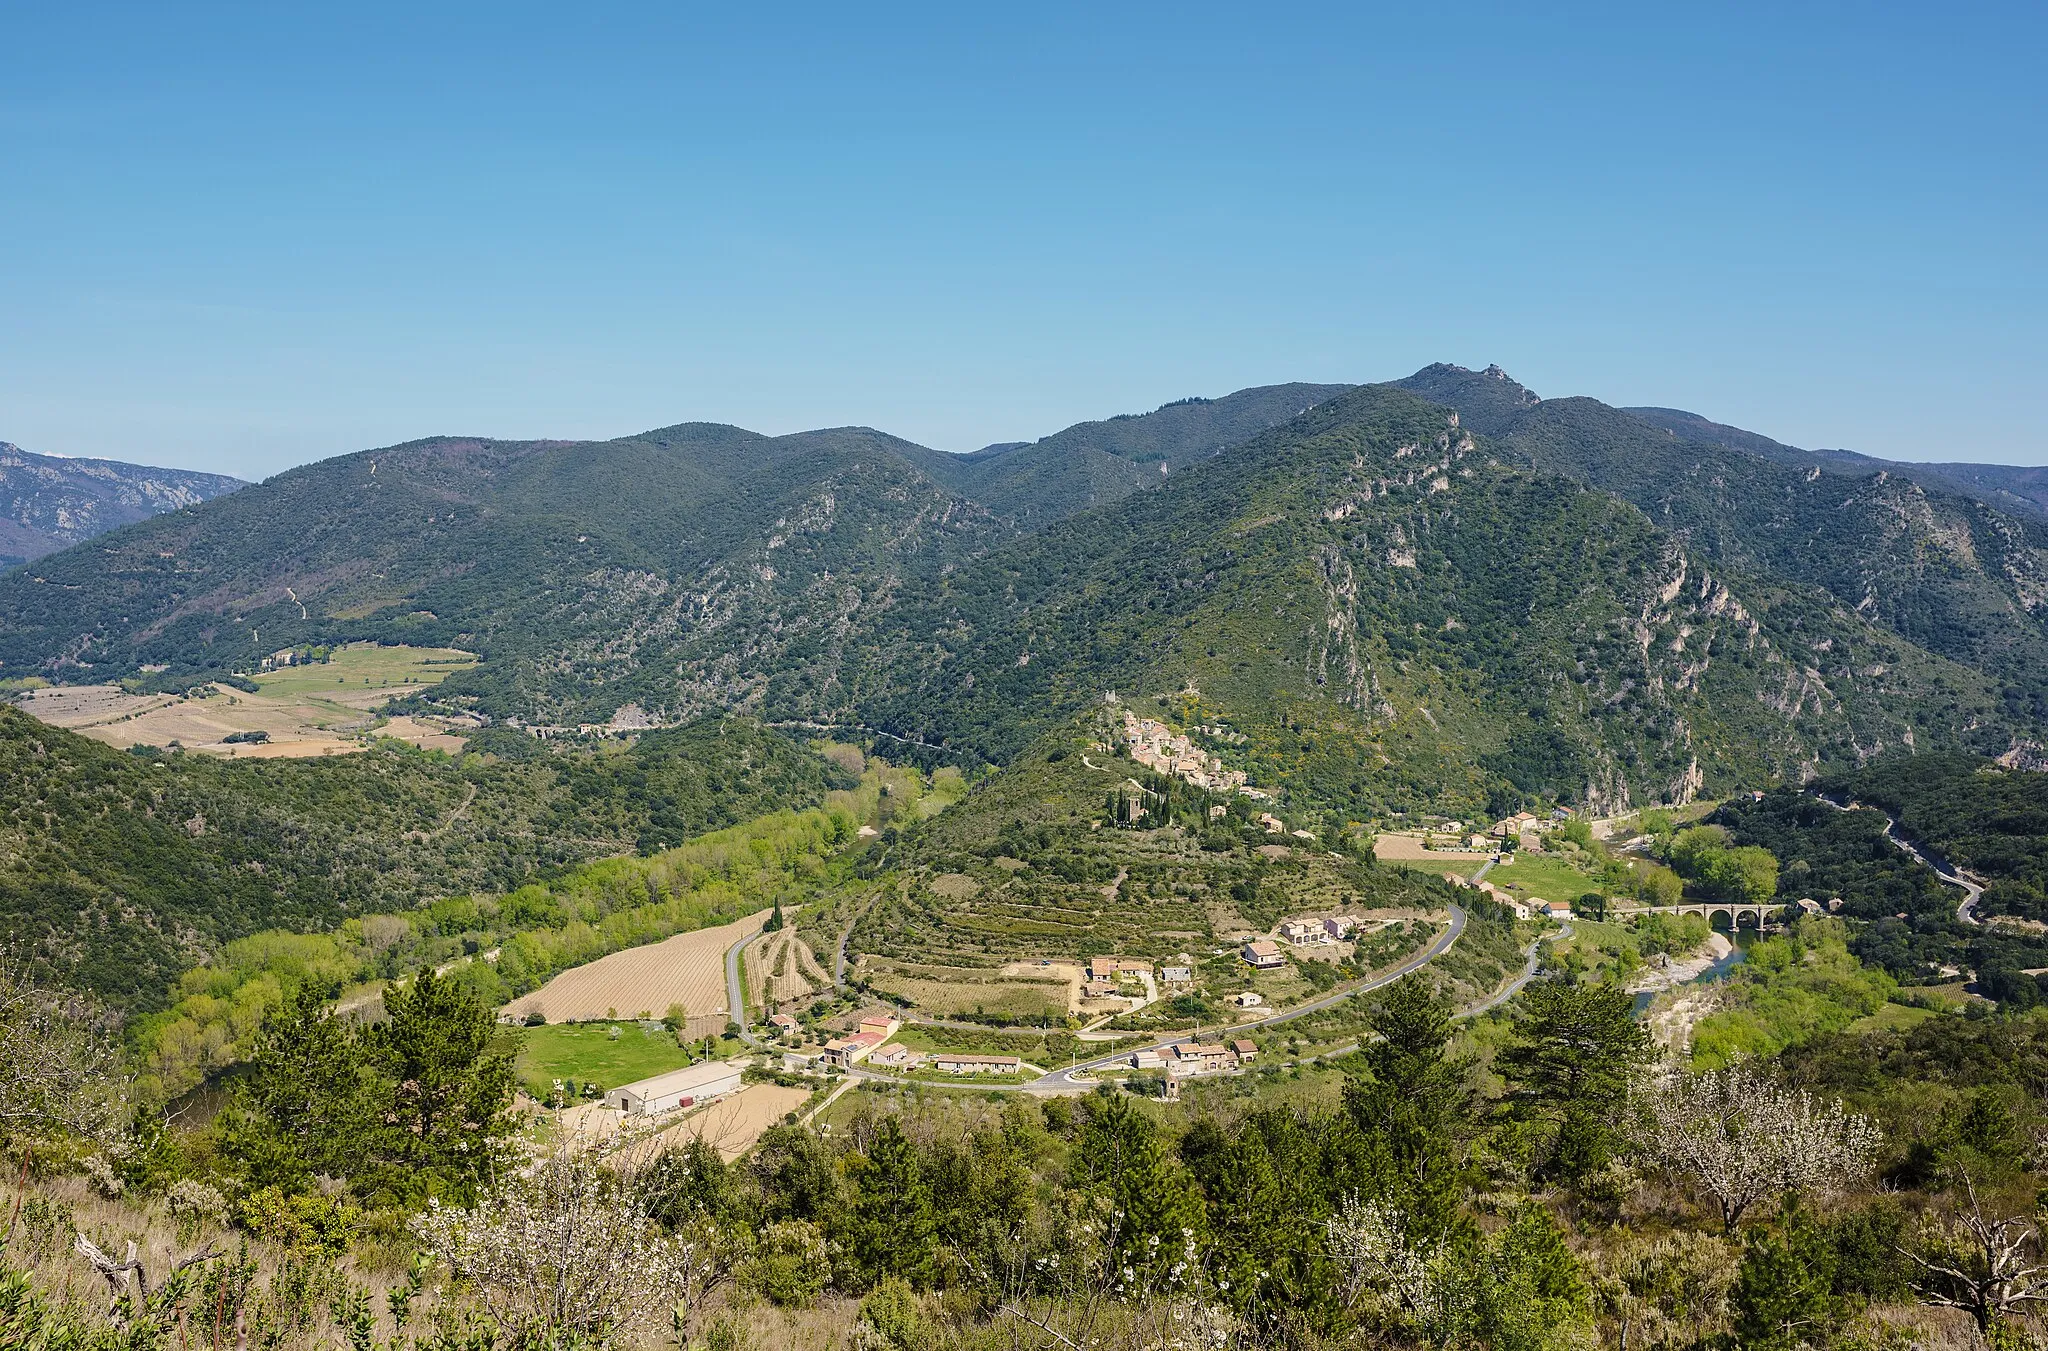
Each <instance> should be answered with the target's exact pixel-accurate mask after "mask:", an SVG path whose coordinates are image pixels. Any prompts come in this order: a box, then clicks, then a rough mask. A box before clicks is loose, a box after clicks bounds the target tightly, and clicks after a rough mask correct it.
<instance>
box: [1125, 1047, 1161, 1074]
mask: <svg viewBox="0 0 2048 1351" xmlns="http://www.w3.org/2000/svg"><path fill="white" fill-rule="evenodd" d="M1164 1063H1166V1062H1164V1061H1162V1060H1161V1059H1160V1058H1159V1052H1157V1051H1155V1050H1152V1049H1151V1048H1150V1047H1147V1048H1145V1049H1143V1050H1137V1051H1133V1052H1131V1068H1132V1069H1134V1070H1156V1069H1158V1068H1159V1067H1160V1066H1161V1065H1163V1064H1164Z"/></svg>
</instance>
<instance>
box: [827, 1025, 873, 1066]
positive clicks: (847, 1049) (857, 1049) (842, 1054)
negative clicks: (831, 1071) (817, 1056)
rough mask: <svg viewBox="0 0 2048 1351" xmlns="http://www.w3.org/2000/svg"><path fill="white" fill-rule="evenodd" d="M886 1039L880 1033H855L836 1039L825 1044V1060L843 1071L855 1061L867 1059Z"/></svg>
mask: <svg viewBox="0 0 2048 1351" xmlns="http://www.w3.org/2000/svg"><path fill="white" fill-rule="evenodd" d="M888 1039H889V1038H888V1037H887V1036H885V1035H883V1034H882V1033H881V1032H856V1033H854V1034H853V1035H852V1036H850V1037H837V1038H834V1039H833V1040H831V1041H828V1042H826V1043H825V1059H826V1061H827V1062H828V1063H830V1064H833V1065H837V1066H839V1067H840V1068H841V1069H845V1068H847V1067H848V1066H850V1065H852V1064H853V1063H854V1062H855V1061H859V1060H865V1059H867V1058H868V1056H870V1055H871V1054H873V1053H874V1050H875V1048H876V1047H877V1046H880V1045H881V1044H882V1043H883V1042H885V1041H887V1040H888Z"/></svg>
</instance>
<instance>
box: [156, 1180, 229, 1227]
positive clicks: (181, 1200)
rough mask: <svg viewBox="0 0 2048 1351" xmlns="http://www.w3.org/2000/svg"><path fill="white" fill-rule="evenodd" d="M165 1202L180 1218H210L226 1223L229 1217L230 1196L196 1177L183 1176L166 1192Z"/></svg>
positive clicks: (216, 1222) (172, 1212) (213, 1220)
mask: <svg viewBox="0 0 2048 1351" xmlns="http://www.w3.org/2000/svg"><path fill="white" fill-rule="evenodd" d="M164 1203H165V1204H166V1205H168V1206H169V1207H170V1210H171V1214H173V1215H175V1216H177V1217H178V1218H179V1219H192V1220H210V1221H212V1222H213V1223H215V1224H225V1223H226V1222H227V1218H228V1198H227V1197H225V1196H223V1195H221V1193H220V1190H219V1189H218V1188H215V1187H209V1186H208V1185H207V1184H206V1183H204V1182H201V1181H199V1180H197V1179H196V1178H189V1177H188V1178H183V1179H181V1180H180V1181H178V1182H176V1183H173V1184H172V1186H171V1189H170V1190H169V1191H168V1192H165V1193H164Z"/></svg>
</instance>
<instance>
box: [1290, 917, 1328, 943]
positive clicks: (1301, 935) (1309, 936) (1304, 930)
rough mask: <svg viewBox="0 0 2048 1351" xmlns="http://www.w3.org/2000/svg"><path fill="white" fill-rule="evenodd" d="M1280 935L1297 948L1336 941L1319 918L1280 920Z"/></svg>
mask: <svg viewBox="0 0 2048 1351" xmlns="http://www.w3.org/2000/svg"><path fill="white" fill-rule="evenodd" d="M1280 936H1281V937H1282V938H1284V939H1286V940H1287V941H1288V942H1290V943H1292V944H1294V946H1296V947H1298V948H1312V947H1323V946H1326V945H1328V944H1330V943H1333V942H1335V941H1336V936H1335V935H1334V934H1332V933H1331V932H1330V931H1329V930H1328V929H1326V928H1324V927H1323V922H1322V921H1321V920H1319V919H1289V920H1282V921H1281V922H1280Z"/></svg>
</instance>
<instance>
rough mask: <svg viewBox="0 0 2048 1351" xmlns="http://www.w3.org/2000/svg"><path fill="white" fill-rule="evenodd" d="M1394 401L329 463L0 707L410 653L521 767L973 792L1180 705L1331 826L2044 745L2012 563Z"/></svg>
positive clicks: (2025, 561)
mask: <svg viewBox="0 0 2048 1351" xmlns="http://www.w3.org/2000/svg"><path fill="white" fill-rule="evenodd" d="M1403 383H1404V384H1406V385H1410V386H1413V387H1414V388H1415V389H1417V390H1419V391H1421V392H1422V393H1423V394H1424V395H1426V396H1427V397H1428V398H1431V399H1435V400H1438V401H1439V402H1438V403H1434V404H1432V403H1427V402H1424V401H1423V400H1422V399H1418V398H1416V397H1414V395H1413V394H1412V393H1406V392H1402V391H1399V390H1396V389H1394V388H1392V387H1388V386H1367V387H1360V388H1353V389H1351V390H1349V391H1344V390H1342V388H1341V387H1337V386H1327V385H1279V386H1270V387H1265V388H1261V389H1252V390H1244V391H1240V392H1239V393H1237V394H1234V395H1230V396H1228V397H1226V398H1222V399H1217V400H1213V401H1205V400H1183V401H1178V402H1176V403H1174V404H1170V405H1167V406H1166V407H1164V408H1161V409H1158V410H1155V411H1154V412H1152V413H1149V414H1146V415H1144V416H1141V417H1125V418H1116V419H1110V420H1108V421H1105V422H1099V423H1086V424H1082V425H1080V426H1077V427H1074V428H1070V429H1068V430H1067V431H1065V432H1062V433H1059V434H1058V435H1056V436H1053V437H1048V438H1046V439H1045V440H1043V441H1039V442H1035V443H1030V444H1014V445H1009V446H1004V447H995V448H991V449H990V450H989V451H986V452H980V453H977V454H975V455H970V456H949V455H945V454H942V453H940V452H937V451H933V450H929V449H927V448H924V447H920V446H916V445H913V444H911V443H909V442H905V441H902V440H900V439H897V438H894V437H890V436H887V435H886V434H884V433H881V432H876V431H873V430H870V429H865V428H840V429H833V430H826V431H818V432H806V433H801V434H798V435H794V436H785V437H764V436H760V435H757V434H755V433H752V432H747V431H744V430H741V429H739V428H733V427H723V426H716V425H710V424H681V425H678V426H675V427H670V428H664V429H659V430H657V431H652V432H647V433H643V434H641V435H639V436H634V437H627V438H623V439H621V440H618V441H611V442H603V443H563V442H492V441H476V440H459V439H449V438H442V439H436V440H430V441H422V442H415V443H410V444H408V445H405V446H400V447H394V448H391V449H388V450H383V451H372V452H364V453H362V454H359V455H353V456H345V457H342V458H340V459H336V460H329V461H325V462H322V463H320V464H316V465H311V466H307V467H306V468H304V469H300V470H294V471H292V472H291V473H288V474H284V475H280V476H279V477H278V478H276V479H273V480H271V481H270V482H268V483H265V484H263V485H260V486H259V487H256V488H252V489H248V490H245V491H243V492H240V493H237V494H235V495H233V496H232V497H228V498H224V499H220V500H218V501H216V502H211V503H207V504H204V505H203V506H201V507H199V508H195V509H193V510H191V511H187V512H181V513H178V514H177V515H175V516H171V517H165V518H159V519H156V520H152V521H147V522H143V523H140V524H138V525H135V526H131V527H129V528H127V529H124V530H121V531H116V532H114V533H112V534H110V535H108V536H106V537H103V538H102V539H100V540H96V541H93V542H92V543H91V544H89V545H87V546H83V547H80V548H77V549H73V550H70V551H67V552H65V553H63V554H59V555H56V556H53V557H52V558H50V559H47V560H44V561H42V562H40V563H39V564H38V565H37V566H36V567H35V568H32V569H26V570H23V571H21V572H18V573H15V574H11V575H8V576H5V577H0V663H4V665H0V670H5V671H7V672H8V673H10V674H15V673H19V674H30V673H35V674H42V675H46V676H50V677H54V678H57V679H62V680H74V681H95V680H106V679H109V678H115V677H125V676H133V675H136V674H137V673H138V672H139V669H140V667H141V666H142V665H144V664H151V665H155V664H163V665H167V666H168V667H169V668H170V669H169V670H168V671H165V672H164V673H162V674H161V675H157V676H152V677H150V678H151V679H153V680H156V681H159V682H162V683H170V684H176V683H178V682H180V681H185V682H189V681H190V680H192V679H195V678H198V677H201V676H204V675H206V674H208V673H210V672H219V671H223V670H227V669H231V668H234V667H235V666H237V665H245V664H247V663H248V662H250V661H251V660H253V659H254V658H255V657H256V656H257V654H259V653H262V652H266V651H269V650H271V649H272V648H274V647H278V646H283V645H285V644H287V643H291V644H301V643H312V642H323V641H324V642H333V641H341V640H348V639H370V640H382V641H406V642H411V643H419V644H441V645H447V646H459V647H461V648H463V649H464V650H467V651H473V652H476V653H478V654H480V656H481V657H482V661H481V662H480V663H479V664H478V665H476V666H475V667H473V668H471V669H468V670H464V671H460V672H456V673H454V674H452V675H451V676H450V678H449V679H448V680H447V681H446V682H445V683H444V684H442V685H440V686H439V687H438V688H437V689H435V690H433V691H431V692H427V693H423V694H422V695H420V696H418V697H417V699H416V700H415V703H416V704H417V705H418V706H420V707H434V706H438V707H441V708H443V709H451V708H452V709H459V710H464V711H469V712H473V713H477V714H480V715H482V716H483V717H484V718H486V719H487V720H491V721H493V722H496V723H501V724H507V725H509V726H510V727H513V728H517V727H520V726H532V727H539V728H550V727H570V728H573V727H576V726H579V725H581V724H586V723H600V722H605V721H607V720H609V719H611V718H612V717H613V716H614V715H615V714H616V713H618V712H619V711H620V710H622V709H624V710H626V711H627V713H628V714H629V715H631V716H629V719H628V720H629V721H634V720H640V721H648V722H653V723H655V724H679V723H684V722H688V721H690V720H692V719H695V718H698V717H701V716H704V715H707V714H710V713H713V712H720V711H729V710H735V711H740V712H744V713H747V714H749V715H753V716H758V717H760V718H762V719H764V720H766V721H769V722H773V723H794V724H803V725H809V726H836V727H846V728H852V729H865V732H866V733H875V734H882V735H886V736H893V737H897V738H903V739H905V740H907V741H908V742H911V743H916V742H923V743H927V744H928V746H929V747H933V748H936V749H935V750H932V751H931V752H930V753H933V754H939V755H941V756H944V755H952V756H956V757H963V758H966V759H969V760H981V761H986V762H990V763H996V764H1001V763H1005V762H1007V761H1008V760H1010V759H1011V758H1012V757H1014V756H1015V755H1016V754H1018V753H1019V752H1020V751H1021V749H1022V748H1023V747H1025V746H1027V745H1029V744H1031V743H1032V742H1033V741H1034V740H1035V739H1036V738H1037V737H1039V736H1040V735H1042V734H1043V733H1044V732H1045V731H1047V730H1048V729H1049V728H1052V727H1054V726H1056V725H1059V724H1060V723H1061V722H1062V721H1063V720H1064V719H1066V718H1068V717H1070V716H1071V715H1072V714H1073V713H1074V712H1075V711H1076V710H1078V709H1080V708H1081V707H1083V706H1084V705H1086V704H1088V703H1089V702H1090V701H1092V700H1095V699H1099V698H1100V696H1101V695H1102V694H1103V693H1104V692H1105V691H1106V690H1109V689H1129V690H1132V691H1135V692H1137V693H1139V694H1141V695H1143V696H1145V697H1158V696H1162V695H1167V696H1178V695H1179V694H1180V692H1182V691H1193V692H1194V693H1192V694H1191V695H1190V696H1189V697H1188V698H1187V699H1185V700H1182V705H1184V706H1181V707H1179V710H1178V711H1179V712H1180V713H1181V714H1184V715H1185V716H1186V717H1188V718H1191V719H1193V720H1194V721H1196V722H1199V721H1202V720H1204V719H1214V718H1222V719H1224V720H1226V721H1229V722H1231V723H1233V724H1234V725H1238V726H1239V727H1240V728H1241V730H1242V731H1243V732H1244V733H1245V734H1246V735H1247V736H1248V737H1249V740H1248V741H1247V742H1246V743H1245V749H1244V751H1243V752H1242V754H1243V758H1244V760H1245V764H1244V766H1243V767H1244V768H1245V769H1246V771H1247V772H1250V773H1253V774H1254V775H1255V777H1256V778H1258V779H1259V780H1260V781H1262V782H1267V783H1270V784H1271V785H1272V786H1274V787H1275V788H1276V789H1279V790H1282V791H1284V792H1286V793H1288V794H1291V795H1292V796H1293V797H1294V798H1295V799H1297V800H1298V801H1299V802H1300V803H1301V804H1303V805H1304V806H1309V805H1313V807H1314V809H1315V810H1317V811H1321V812H1327V813H1328V814H1329V815H1330V818H1331V819H1332V820H1336V821H1346V820H1369V819H1373V818H1375V817H1377V816H1379V815H1382V814H1384V813H1387V812H1391V811H1401V810H1415V809H1418V808H1425V807H1442V808H1446V809H1450V810H1454V811H1457V812H1461V813H1462V812H1468V811H1471V812H1476V811H1479V810H1482V809H1492V808H1494V807H1499V806H1503V805H1506V804H1510V803H1513V802H1519V801H1526V800H1544V799H1551V798H1558V799H1564V800H1569V801H1574V802H1579V801H1583V802H1585V803H1587V804H1589V805H1593V806H1611V805H1616V804H1620V803H1623V802H1634V801H1639V800H1642V799H1644V798H1653V799H1665V798H1673V797H1684V796H1687V795H1689V794H1692V793H1694V792H1696V791H1698V790H1699V789H1701V788H1702V787H1707V788H1723V787H1729V786H1734V785H1745V784H1750V783H1755V782H1762V781H1766V780H1769V779H1772V778H1774V777H1778V778H1787V779H1795V780H1796V779H1799V778H1802V777H1804V776H1806V775H1807V774H1809V773H1811V772H1812V771H1813V770H1814V769H1815V768H1816V767H1825V766H1833V765H1838V764H1853V763H1855V762H1858V761H1860V760H1862V759H1866V758H1869V757H1870V756H1873V755H1877V754H1882V753H1885V752H1888V751H1893V750H1897V749H1901V748H1914V747H1919V748H1928V747H1954V748H1958V749H1964V750H1969V751H1972V752H1977V753H1983V754H1992V755H1996V754H2002V753H2005V752H2007V751H2009V750H2012V749H2013V748H2014V747H2015V745H2017V744H2018V743H2020V742H2023V741H2030V740H2031V741H2038V740H2040V739H2041V738H2040V737H2039V736H2038V735H2036V729H2038V728H2039V726H2040V725H2041V724H2042V723H2043V721H2044V720H2048V679H2043V676H2044V675H2048V634H2044V632H2043V630H2042V628H2041V625H2040V624H2039V622H2037V621H2036V620H2035V618H2034V617H2033V613H2032V609H2031V608H2030V607H2034V606H2037V605H2039V604H2041V603H2042V597H2044V596H2048V553H2044V551H2043V549H2042V547H2041V540H2040V539H2039V538H2037V534H2036V527H2034V526H2031V525H2027V524H2024V523H2022V522H2019V521H2017V520H2016V519H2014V518H2009V517H2004V516H2001V515H1999V514H1998V513H1996V512H1994V511H1992V510H1991V509H1990V508H1988V507H1984V506H1982V505H1981V504H1979V503H1976V502H1973V501H1968V500H1966V499H1961V498H1954V497H1947V496H1941V495H1939V494H1935V493H1930V492H1928V491H1927V490H1925V489H1922V488H1921V487H1919V486H1918V485H1915V484H1912V483H1908V482H1904V481H1902V480H1896V479H1889V480H1888V479H1885V478H1883V477H1882V476H1873V477H1870V478H1867V479H1851V478H1844V477H1842V476H1839V475H1833V474H1830V473H1828V472H1826V471H1825V470H1820V469H1814V470H1809V471H1801V470H1799V469H1797V468H1794V467H1791V466H1788V465H1786V464H1780V463H1777V462H1775V461H1773V460H1770V459H1766V458H1763V457H1761V456H1760V455H1757V454H1752V453H1750V452H1749V451H1747V450H1743V449H1739V448H1735V447H1731V446H1724V445H1720V444H1712V443H1708V442H1704V441H1691V440H1682V439H1680V438H1677V437H1676V436H1675V435H1674V434H1673V433H1672V432H1670V431H1669V430H1667V429H1664V428H1660V427H1658V426H1656V425H1654V424H1652V423H1650V422H1648V421H1645V420H1643V419H1641V418H1637V417H1635V416H1633V415H1631V414H1628V413H1624V412H1622V411H1620V410H1616V409H1612V408H1608V407H1607V406H1606V405H1604V404H1599V403H1597V402H1594V401H1592V400H1585V399H1562V400H1539V399H1537V398H1536V396H1535V395H1534V394H1532V393H1531V392H1530V391H1528V390H1526V389H1524V388H1523V387H1522V386H1520V385H1518V384H1516V383H1515V382H1514V381H1512V380H1511V379H1509V378H1508V377H1507V376H1506V375H1505V373H1503V372H1500V371H1499V370H1497V369H1494V370H1489V371H1486V372H1478V373H1475V372H1471V371H1464V370H1461V369H1460V368H1456V367H1448V366H1436V367H1430V368H1427V369H1425V370H1424V371H1422V372H1419V373H1418V374H1417V375H1416V376H1414V377H1411V378H1410V379H1409V380H1408V381H1406V382H1403ZM1444 402H1448V403H1450V404H1453V405H1456V406H1457V407H1458V408H1459V409H1460V410H1461V411H1460V416H1459V417H1458V418H1457V419H1456V420H1455V421H1453V420H1452V418H1451V415H1450V414H1449V413H1447V412H1446V411H1445V409H1444V407H1443V406H1442V404H1443V403H1444ZM1475 432H1476V435H1475ZM1161 469H1165V470H1167V471H1168V472H1166V473H1165V474H1161V473H1160V472H1159V471H1160V470H1161ZM1141 485H1150V490H1149V491H1141V490H1140V488H1141ZM892 744H897V745H901V744H903V743H902V742H897V743H892ZM919 753H920V754H924V753H926V752H924V751H920V752H919Z"/></svg>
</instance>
